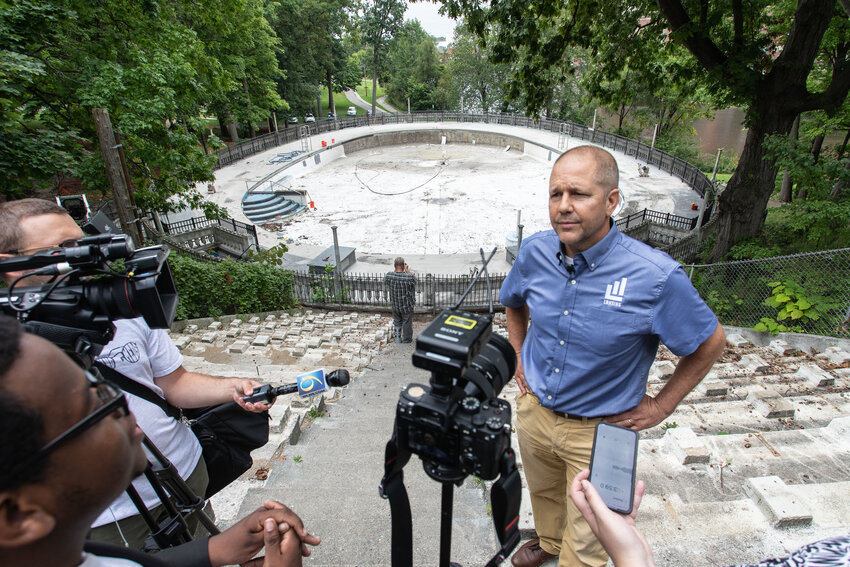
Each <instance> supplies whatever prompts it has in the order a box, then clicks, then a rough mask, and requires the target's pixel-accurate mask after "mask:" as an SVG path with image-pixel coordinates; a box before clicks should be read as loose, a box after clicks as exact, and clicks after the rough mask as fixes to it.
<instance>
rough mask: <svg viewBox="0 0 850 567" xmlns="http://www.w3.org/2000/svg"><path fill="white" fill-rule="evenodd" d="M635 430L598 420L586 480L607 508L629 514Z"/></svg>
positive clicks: (636, 447)
mask: <svg viewBox="0 0 850 567" xmlns="http://www.w3.org/2000/svg"><path fill="white" fill-rule="evenodd" d="M637 449H638V432H637V431H634V430H632V429H627V428H625V427H620V426H619V425H611V424H610V423H605V422H599V423H597V424H596V431H595V432H594V434H593V450H592V452H591V454H590V483H591V484H592V485H593V486H594V487H595V488H596V491H597V492H598V493H599V495H600V496H601V497H602V501H603V502H605V505H606V506H608V507H609V508H610V509H611V510H614V511H615V512H619V513H621V514H631V513H632V503H633V502H634V499H635V472H636V468H637Z"/></svg>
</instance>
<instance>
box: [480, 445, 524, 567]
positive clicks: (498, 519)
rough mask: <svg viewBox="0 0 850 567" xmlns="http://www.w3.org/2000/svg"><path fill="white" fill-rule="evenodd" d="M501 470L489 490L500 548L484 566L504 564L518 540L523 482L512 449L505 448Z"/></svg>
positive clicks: (493, 566) (492, 566)
mask: <svg viewBox="0 0 850 567" xmlns="http://www.w3.org/2000/svg"><path fill="white" fill-rule="evenodd" d="M500 469H501V471H500V476H499V480H497V481H496V482H494V483H493V486H492V487H491V488H490V509H491V510H492V511H493V524H494V525H495V527H496V536H497V537H498V538H499V543H500V544H502V548H501V549H500V550H499V552H498V553H496V555H494V556H493V558H492V559H491V560H490V561H489V562H488V563H487V566H486V567H495V566H496V565H498V564H499V563H501V562H502V561H504V560H505V558H507V557H508V555H510V553H511V551H513V549H514V547H516V545H517V544H518V543H519V540H520V534H519V506H520V501H521V500H522V479H521V478H520V476H519V471H518V470H517V468H516V455H515V454H514V451H513V449H511V448H508V449H506V450H505V452H504V453H502V461H501V463H500Z"/></svg>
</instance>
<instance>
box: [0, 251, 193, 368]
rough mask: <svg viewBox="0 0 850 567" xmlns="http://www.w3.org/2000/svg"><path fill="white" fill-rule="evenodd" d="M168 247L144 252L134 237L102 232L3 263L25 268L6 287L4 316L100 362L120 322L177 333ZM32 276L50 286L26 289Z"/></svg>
mask: <svg viewBox="0 0 850 567" xmlns="http://www.w3.org/2000/svg"><path fill="white" fill-rule="evenodd" d="M168 254H169V250H168V247H167V246H164V245H161V246H150V247H147V248H141V249H139V250H136V249H135V247H134V246H133V242H132V241H131V240H130V239H129V237H127V236H126V235H123V234H121V235H114V234H98V235H94V236H85V237H83V238H80V239H79V240H77V242H76V245H75V246H70V247H67V248H53V249H50V250H42V251H40V252H36V253H35V254H31V255H28V256H15V257H12V258H4V259H2V260H0V273H6V272H18V271H25V272H27V273H25V274H24V275H22V276H20V277H19V278H17V279H16V280H15V281H14V282H12V283H11V284H10V285H9V288H8V289H0V311H2V312H3V313H5V314H7V315H12V316H15V317H17V318H18V319H19V320H20V321H21V323H22V324H23V326H24V328H25V329H26V330H27V331H28V332H30V333H33V334H36V335H39V336H41V337H42V338H44V339H47V340H48V341H50V342H52V343H53V344H55V345H57V346H58V347H60V348H62V349H64V350H65V351H67V352H69V353H74V354H77V355H78V356H84V357H87V358H90V359H91V358H94V357H95V356H97V354H99V352H100V349H102V348H103V346H104V345H105V344H107V343H108V342H109V341H110V340H111V339H112V336H113V334H114V327H113V325H112V320H113V319H131V318H136V317H144V319H145V321H146V322H147V324H148V326H150V327H151V328H169V327H170V326H171V323H172V322H173V321H174V315H175V312H176V310H177V290H176V288H175V287H174V280H173V278H172V277H171V270H170V269H169V267H168V262H166V258H167V257H168ZM30 276H48V277H49V278H50V279H49V281H48V282H47V283H45V284H42V285H37V286H19V285H17V284H18V282H20V281H22V280H24V279H25V278H28V277H30Z"/></svg>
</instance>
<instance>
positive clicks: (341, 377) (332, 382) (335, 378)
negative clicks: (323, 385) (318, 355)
mask: <svg viewBox="0 0 850 567" xmlns="http://www.w3.org/2000/svg"><path fill="white" fill-rule="evenodd" d="M326 379H327V382H328V385H329V386H333V387H334V388H336V387H337V386H345V385H347V384H348V383H349V382H350V381H351V377H350V376H349V374H348V370H346V369H345V368H340V369H339V370H334V371H333V372H330V373H328V375H327V377H326Z"/></svg>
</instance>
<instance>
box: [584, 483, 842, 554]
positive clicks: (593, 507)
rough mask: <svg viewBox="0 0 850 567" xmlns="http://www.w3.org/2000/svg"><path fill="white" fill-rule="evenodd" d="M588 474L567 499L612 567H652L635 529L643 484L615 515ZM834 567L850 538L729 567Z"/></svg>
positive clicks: (648, 551) (643, 538) (646, 544)
mask: <svg viewBox="0 0 850 567" xmlns="http://www.w3.org/2000/svg"><path fill="white" fill-rule="evenodd" d="M589 476H590V471H589V470H587V469H585V470H583V471H581V472H580V473H578V474H577V475H576V476H575V478H574V479H573V483H572V485H571V486H570V499H571V500H572V501H573V502H574V503H575V505H576V507H577V508H578V509H579V511H580V512H581V515H582V516H583V517H584V518H585V519H586V520H587V523H588V524H589V525H590V529H592V530H593V533H594V534H596V537H597V538H599V541H600V542H602V545H603V547H605V551H607V552H608V554H609V555H610V556H611V560H612V561H613V562H614V566H615V567H620V566H623V567H655V556H654V555H653V553H652V547H651V546H650V545H649V541H647V539H646V536H644V535H643V533H642V532H641V531H640V530H639V529H638V528H637V524H635V516H636V515H637V512H638V507H640V502H641V499H642V498H643V493H644V488H645V487H644V483H643V481H642V480H639V481H637V484H636V485H635V497H634V503H633V504H632V511H631V512H630V513H629V514H618V513H617V512H614V511H613V510H610V509H609V508H608V507H607V506H606V505H605V502H604V501H603V500H602V497H601V496H600V495H599V492H598V491H597V489H596V487H595V486H594V485H593V484H592V483H591V482H590V481H589V479H588V477H589ZM792 565H793V566H795V567H802V566H806V565H811V566H812V567H815V566H817V567H827V566H829V565H834V566H835V567H838V566H844V565H850V534H844V535H840V536H837V537H833V538H828V539H823V540H820V541H817V542H814V543H810V544H808V545H805V546H803V547H801V548H800V549H798V550H797V551H795V552H794V553H792V554H791V555H789V556H787V557H782V558H776V559H766V560H764V561H762V562H760V563H756V564H747V565H735V566H730V567H782V566H788V567H790V566H792Z"/></svg>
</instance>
